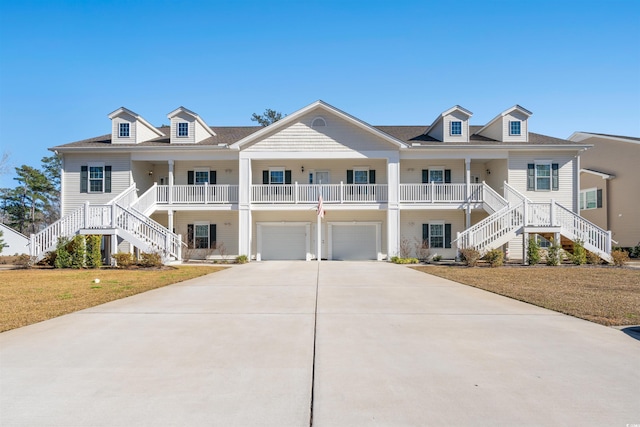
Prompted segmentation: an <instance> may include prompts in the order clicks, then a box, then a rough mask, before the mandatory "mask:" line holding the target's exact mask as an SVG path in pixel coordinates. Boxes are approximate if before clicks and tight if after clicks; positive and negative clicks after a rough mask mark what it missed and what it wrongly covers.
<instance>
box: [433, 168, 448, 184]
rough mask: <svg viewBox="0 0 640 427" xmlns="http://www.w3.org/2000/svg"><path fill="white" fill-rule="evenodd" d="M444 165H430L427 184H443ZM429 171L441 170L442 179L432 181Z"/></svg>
mask: <svg viewBox="0 0 640 427" xmlns="http://www.w3.org/2000/svg"><path fill="white" fill-rule="evenodd" d="M444 171H445V167H444V166H432V167H430V168H429V184H431V183H432V182H433V183H436V184H444V183H445V181H446V180H445V175H444V174H445V172H444ZM431 172H442V181H434V180H432V179H431Z"/></svg>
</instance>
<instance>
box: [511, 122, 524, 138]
mask: <svg viewBox="0 0 640 427" xmlns="http://www.w3.org/2000/svg"><path fill="white" fill-rule="evenodd" d="M516 123H517V124H518V133H514V132H513V125H514V124H516ZM509 136H522V120H509Z"/></svg>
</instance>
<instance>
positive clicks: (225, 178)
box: [154, 160, 238, 185]
mask: <svg viewBox="0 0 640 427" xmlns="http://www.w3.org/2000/svg"><path fill="white" fill-rule="evenodd" d="M201 168H203V169H209V170H210V171H216V184H226V185H238V162H237V161H233V160H226V161H211V160H203V161H189V162H187V161H180V162H176V163H175V165H174V168H173V179H174V181H173V182H174V184H176V185H186V184H187V183H188V181H187V172H188V171H192V170H195V169H201ZM168 169H169V167H168V166H164V165H159V166H158V170H159V171H160V172H159V175H158V178H156V181H159V177H160V176H168V175H169V170H168ZM227 170H230V171H231V172H229V173H227ZM154 175H155V172H154Z"/></svg>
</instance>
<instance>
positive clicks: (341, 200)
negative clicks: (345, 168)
mask: <svg viewBox="0 0 640 427" xmlns="http://www.w3.org/2000/svg"><path fill="white" fill-rule="evenodd" d="M340 203H344V182H342V181H340Z"/></svg>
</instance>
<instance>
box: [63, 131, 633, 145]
mask: <svg viewBox="0 0 640 427" xmlns="http://www.w3.org/2000/svg"><path fill="white" fill-rule="evenodd" d="M373 127H374V128H376V129H378V130H380V131H382V132H384V133H386V134H387V135H390V136H392V137H393V138H396V139H398V140H400V141H403V142H405V143H407V144H408V145H411V144H413V143H420V145H423V146H446V145H460V143H458V142H456V143H446V142H442V141H438V140H437V139H435V138H433V137H431V136H429V135H427V134H426V133H427V131H428V130H429V126H373ZM157 129H158V130H159V131H160V132H162V133H163V134H164V135H165V136H163V137H158V138H155V139H152V140H150V141H146V142H142V143H140V144H113V145H112V144H111V134H107V135H101V136H96V137H93V138H88V139H83V140H81V141H76V142H71V143H68V144H63V145H59V146H57V147H53V149H57V148H65V149H66V148H107V147H109V148H111V147H113V149H118V148H119V149H121V148H123V147H169V146H171V147H176V146H178V147H192V146H194V145H195V146H217V145H218V144H233V143H234V142H237V141H240V140H241V139H243V138H246V137H247V136H249V135H251V134H252V133H255V132H257V131H259V130H260V129H262V127H261V126H211V129H212V130H213V131H214V132H215V133H216V136H212V137H209V138H207V139H205V140H203V141H201V142H199V143H198V144H176V143H174V144H169V133H170V127H169V126H162V127H159V128H157ZM469 129H470V131H471V133H472V135H471V137H470V138H469V140H470V141H469V142H465V143H462V144H464V145H523V146H526V145H530V144H533V145H582V144H580V143H576V142H572V141H568V140H566V139H560V138H554V137H551V136H546V135H541V134H537V133H533V132H529V142H528V143H525V142H502V141H496V140H493V139H490V138H487V137H484V136H481V135H477V134H476V133H475V132H478V131H479V130H480V129H482V126H470V127H469ZM625 138H626V137H625Z"/></svg>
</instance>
